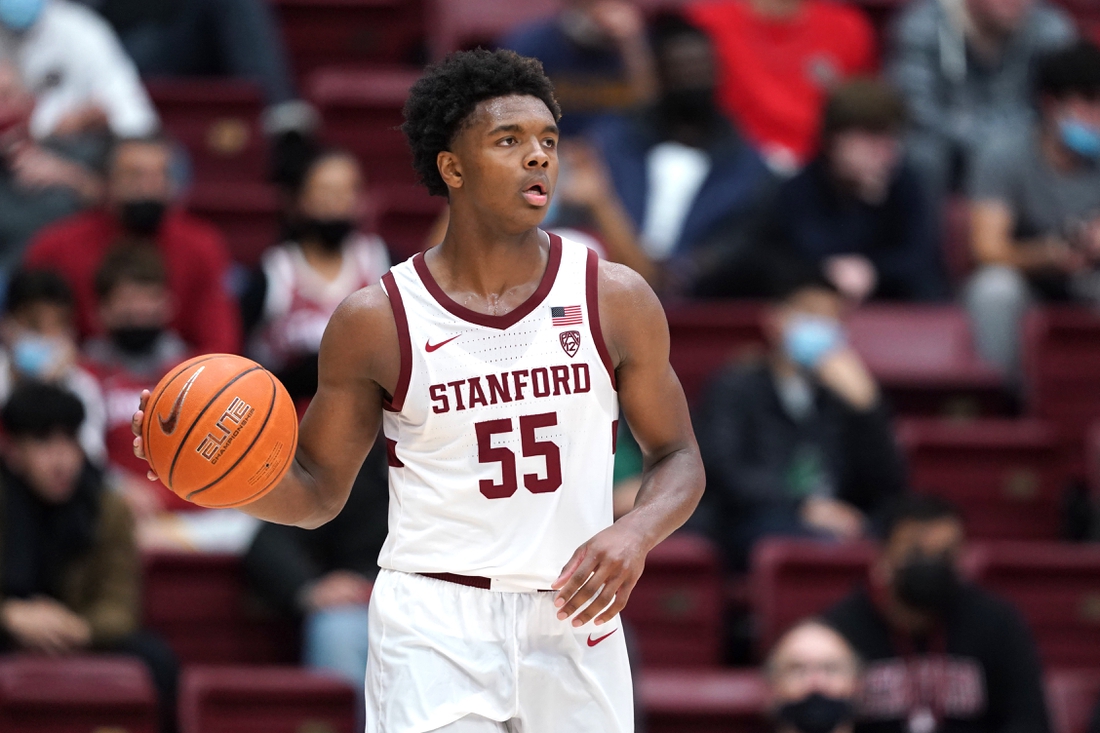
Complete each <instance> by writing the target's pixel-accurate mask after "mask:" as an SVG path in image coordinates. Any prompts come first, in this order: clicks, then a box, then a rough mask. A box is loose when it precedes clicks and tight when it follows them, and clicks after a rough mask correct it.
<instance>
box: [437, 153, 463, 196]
mask: <svg viewBox="0 0 1100 733" xmlns="http://www.w3.org/2000/svg"><path fill="white" fill-rule="evenodd" d="M435 165H436V167H437V168H439V175H440V177H441V178H442V179H443V182H444V183H446V184H447V188H462V166H460V165H459V163H458V158H457V157H456V156H455V154H454V153H452V152H451V151H450V150H442V151H440V153H439V155H437V156H436V157H435Z"/></svg>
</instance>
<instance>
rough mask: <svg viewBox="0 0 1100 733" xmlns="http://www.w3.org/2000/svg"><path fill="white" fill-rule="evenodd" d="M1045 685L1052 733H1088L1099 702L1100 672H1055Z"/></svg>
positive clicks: (1057, 670)
mask: <svg viewBox="0 0 1100 733" xmlns="http://www.w3.org/2000/svg"><path fill="white" fill-rule="evenodd" d="M1045 681H1046V692H1047V705H1048V706H1049V707H1050V717H1051V723H1052V728H1051V730H1052V733H1087V731H1088V727H1089V720H1090V719H1091V718H1092V711H1093V709H1094V708H1095V707H1096V703H1097V700H1100V671H1097V670H1069V669H1056V670H1053V671H1051V672H1047V674H1046V680H1045Z"/></svg>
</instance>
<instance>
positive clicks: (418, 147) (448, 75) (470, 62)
mask: <svg viewBox="0 0 1100 733" xmlns="http://www.w3.org/2000/svg"><path fill="white" fill-rule="evenodd" d="M513 94H520V95H530V96H532V97H538V98H539V99H541V100H542V101H543V102H545V103H546V106H547V107H548V108H549V109H550V113H551V114H553V115H554V119H555V120H558V119H560V118H561V108H560V107H559V106H558V101H557V100H556V99H555V98H554V87H553V85H552V84H551V83H550V80H549V79H548V78H547V77H546V73H545V72H544V71H543V70H542V63H541V62H539V60H538V59H533V58H527V57H524V56H520V55H519V54H517V53H515V52H514V51H504V50H501V51H486V50H485V49H480V48H479V49H477V50H475V51H459V52H458V53H453V54H451V55H450V56H448V57H447V58H445V59H443V61H441V62H440V63H438V64H436V65H435V66H431V67H429V68H428V70H427V71H426V72H425V74H424V76H422V77H421V78H420V79H418V80H417V82H416V83H415V84H413V86H412V89H410V90H409V98H408V100H407V101H406V102H405V124H404V125H402V126H401V130H402V132H404V133H405V137H406V138H408V141H409V147H410V148H412V154H413V168H414V169H415V170H416V174H417V177H418V178H419V179H420V182H421V183H423V184H424V185H425V186H426V187H427V189H428V193H430V194H432V195H433V196H446V195H447V184H446V183H444V182H443V178H442V176H440V175H439V169H438V167H436V158H437V157H438V156H439V153H440V152H441V151H443V150H447V149H448V148H449V147H450V145H451V143H453V142H454V138H455V135H456V134H458V132H459V131H460V130H461V129H462V126H463V124H464V123H465V122H466V120H467V118H469V116H470V115H471V114H472V113H473V111H474V108H476V107H477V105H478V103H480V102H483V101H485V100H486V99H494V98H496V97H506V96H509V95H513Z"/></svg>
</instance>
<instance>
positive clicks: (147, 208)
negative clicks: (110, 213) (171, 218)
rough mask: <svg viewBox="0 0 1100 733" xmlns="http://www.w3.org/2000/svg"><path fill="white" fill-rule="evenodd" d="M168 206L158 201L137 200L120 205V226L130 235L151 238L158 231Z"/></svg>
mask: <svg viewBox="0 0 1100 733" xmlns="http://www.w3.org/2000/svg"><path fill="white" fill-rule="evenodd" d="M167 208H168V205H167V204H166V203H164V202H163V201H161V200H159V199H137V200H135V201H127V202H125V203H123V204H122V209H121V212H120V216H121V218H122V226H123V227H125V229H126V230H127V231H128V232H130V233H131V234H140V235H143V236H151V235H153V234H156V233H157V232H158V231H159V230H160V224H161V222H162V221H163V220H164V212H165V210H166V209H167Z"/></svg>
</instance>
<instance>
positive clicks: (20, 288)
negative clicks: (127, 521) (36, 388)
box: [0, 270, 107, 465]
mask: <svg viewBox="0 0 1100 733" xmlns="http://www.w3.org/2000/svg"><path fill="white" fill-rule="evenodd" d="M73 331H74V329H73V295H72V292H71V291H70V290H69V287H68V286H67V285H66V284H65V281H64V280H62V279H61V277H60V276H59V275H57V274H56V273H54V272H52V271H50V270H23V271H19V272H17V273H16V274H15V276H14V277H12V279H11V282H9V283H8V291H7V296H6V299H5V303H4V318H3V321H2V326H0V340H2V342H3V346H4V348H3V351H2V352H0V403H3V402H4V401H6V400H7V399H8V397H9V396H10V395H11V394H12V392H13V391H14V390H15V389H16V387H17V386H18V385H19V384H21V383H23V382H27V381H38V382H48V383H51V384H56V385H58V386H60V387H62V388H64V389H66V390H68V391H69V392H71V393H72V394H74V395H76V396H77V397H78V398H79V399H80V402H81V404H82V406H83V408H84V412H83V414H84V416H85V419H84V420H83V422H82V423H81V425H80V432H79V433H78V436H79V438H80V445H81V448H82V449H83V450H84V453H85V455H86V456H87V457H88V458H89V460H91V461H92V462H94V463H95V464H96V465H102V464H103V462H104V460H105V458H106V453H107V449H106V447H105V445H104V433H105V431H106V423H107V419H106V408H105V407H104V403H103V393H102V392H101V391H100V389H99V385H98V383H97V382H96V379H95V377H93V376H92V375H91V374H89V373H88V372H87V371H85V370H84V369H83V368H81V367H80V366H79V365H78V364H77V358H78V356H79V351H78V349H77V347H76V340H75V337H74V333H73Z"/></svg>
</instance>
